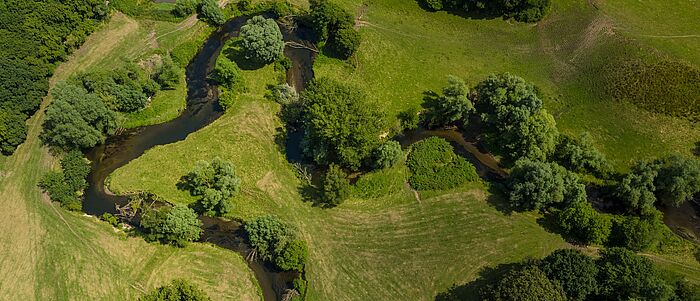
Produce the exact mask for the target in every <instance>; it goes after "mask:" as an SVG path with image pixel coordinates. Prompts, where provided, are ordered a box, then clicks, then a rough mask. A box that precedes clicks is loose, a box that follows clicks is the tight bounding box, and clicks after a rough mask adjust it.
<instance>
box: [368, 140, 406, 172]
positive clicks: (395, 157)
mask: <svg viewBox="0 0 700 301" xmlns="http://www.w3.org/2000/svg"><path fill="white" fill-rule="evenodd" d="M374 158H375V160H374V167H375V168H377V169H382V168H388V167H392V166H394V165H396V164H398V163H399V162H401V160H402V159H403V151H402V150H401V144H399V142H397V141H393V140H391V141H387V142H385V143H384V144H382V145H380V146H379V147H378V148H377V149H376V150H375V151H374Z"/></svg>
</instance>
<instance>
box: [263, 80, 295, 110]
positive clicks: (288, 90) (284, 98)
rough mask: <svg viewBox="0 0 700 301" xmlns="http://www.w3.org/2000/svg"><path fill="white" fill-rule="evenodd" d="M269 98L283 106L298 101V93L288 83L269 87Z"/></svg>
mask: <svg viewBox="0 0 700 301" xmlns="http://www.w3.org/2000/svg"><path fill="white" fill-rule="evenodd" d="M269 98H270V99H272V100H274V101H275V102H277V103H278V104H281V105H283V106H286V105H289V104H293V103H297V102H299V94H298V93H297V91H296V90H295V89H294V88H293V87H292V86H290V85H289V84H286V83H285V84H281V85H276V86H272V87H270V93H269Z"/></svg>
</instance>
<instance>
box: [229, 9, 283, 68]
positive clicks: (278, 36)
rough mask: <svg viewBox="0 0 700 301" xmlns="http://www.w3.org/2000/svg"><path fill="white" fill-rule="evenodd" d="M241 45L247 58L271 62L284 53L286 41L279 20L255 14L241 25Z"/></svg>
mask: <svg viewBox="0 0 700 301" xmlns="http://www.w3.org/2000/svg"><path fill="white" fill-rule="evenodd" d="M240 37H241V46H242V47H243V50H244V52H245V57H246V59H251V60H255V61H257V62H260V63H271V62H273V61H275V60H276V59H278V58H279V57H280V56H281V55H282V50H284V41H283V40H282V32H280V28H279V26H277V22H275V20H273V19H266V18H265V17H263V16H255V17H253V18H251V19H250V20H248V21H247V22H246V23H245V25H243V26H242V27H241V34H240Z"/></svg>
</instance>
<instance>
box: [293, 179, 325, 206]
mask: <svg viewBox="0 0 700 301" xmlns="http://www.w3.org/2000/svg"><path fill="white" fill-rule="evenodd" d="M298 189H299V195H301V199H302V200H303V201H304V202H308V203H311V205H312V206H314V207H319V208H332V206H329V205H328V204H327V203H325V202H323V194H322V193H321V189H320V188H318V187H316V186H314V185H312V184H303V185H301V186H299V188H298Z"/></svg>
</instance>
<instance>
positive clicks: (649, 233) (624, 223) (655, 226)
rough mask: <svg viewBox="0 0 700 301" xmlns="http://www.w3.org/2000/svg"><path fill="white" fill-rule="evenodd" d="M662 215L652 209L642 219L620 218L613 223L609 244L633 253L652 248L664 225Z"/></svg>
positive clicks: (635, 217) (634, 217) (633, 217)
mask: <svg viewBox="0 0 700 301" xmlns="http://www.w3.org/2000/svg"><path fill="white" fill-rule="evenodd" d="M661 216H662V213H661V212H659V211H658V210H656V209H652V211H649V212H647V213H645V214H644V215H643V216H642V217H637V216H620V217H618V218H616V219H615V220H614V222H613V227H612V233H611V236H610V243H611V244H612V245H614V246H618V247H625V248H628V249H630V250H633V251H646V250H650V249H652V248H654V247H655V246H656V245H657V244H658V242H659V239H660V237H661V233H662V231H663V228H664V227H665V225H664V224H663V221H662V220H661Z"/></svg>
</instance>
